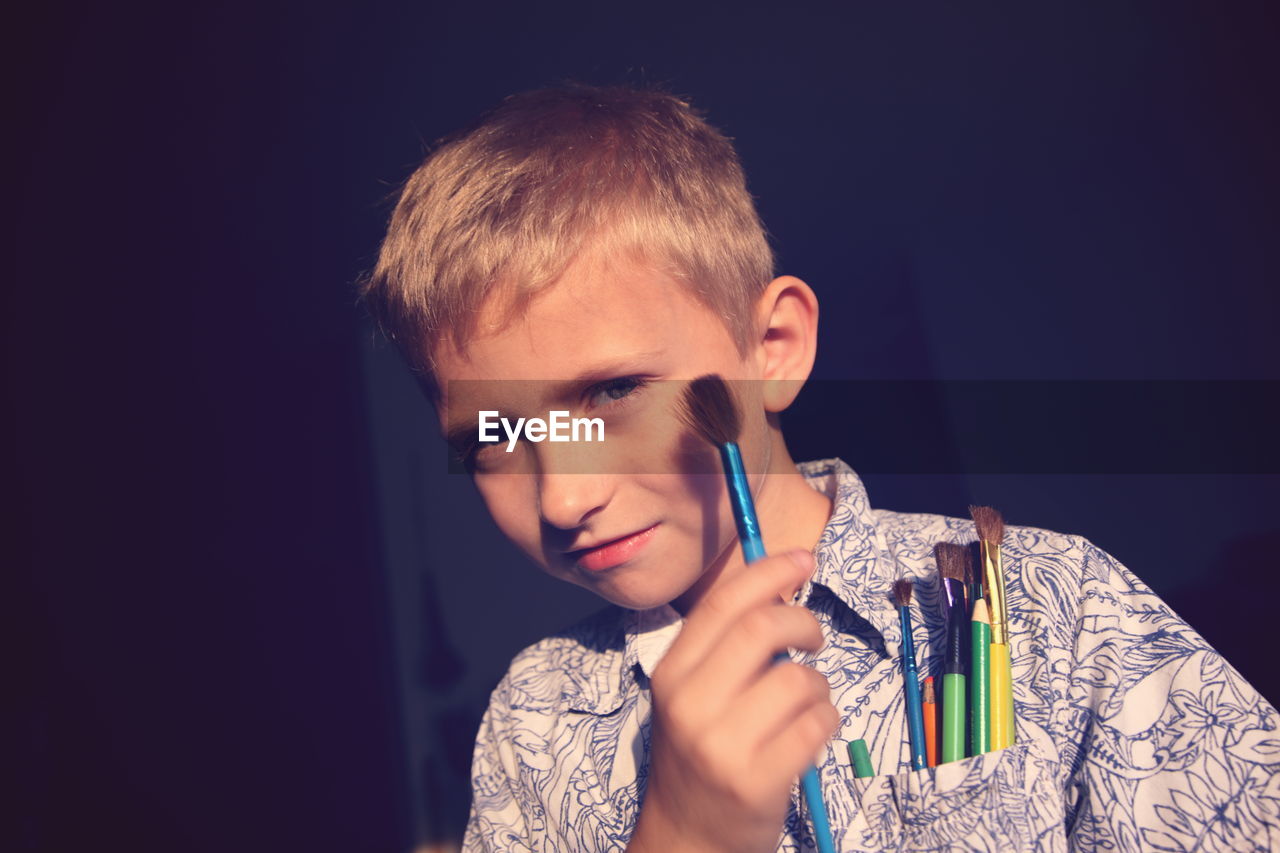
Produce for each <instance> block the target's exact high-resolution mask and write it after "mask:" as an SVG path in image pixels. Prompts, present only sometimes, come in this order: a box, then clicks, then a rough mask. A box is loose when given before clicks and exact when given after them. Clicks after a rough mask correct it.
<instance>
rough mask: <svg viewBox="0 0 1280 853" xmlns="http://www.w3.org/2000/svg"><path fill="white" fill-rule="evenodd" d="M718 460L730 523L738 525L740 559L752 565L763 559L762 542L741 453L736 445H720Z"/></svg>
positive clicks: (758, 520)
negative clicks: (729, 508)
mask: <svg viewBox="0 0 1280 853" xmlns="http://www.w3.org/2000/svg"><path fill="white" fill-rule="evenodd" d="M720 461H722V462H723V463H724V476H725V481H726V482H727V483H728V484H729V505H730V506H732V507H733V523H734V524H736V525H737V526H738V541H739V542H740V543H742V557H743V559H744V560H746V561H747V562H748V563H754V562H755V561H756V560H759V559H760V558H761V557H763V556H764V539H762V538H761V537H760V519H759V518H757V517H756V505H755V503H754V502H753V501H752V500H751V484H750V483H749V482H747V472H746V469H745V468H743V466H742V451H740V450H738V445H736V444H733V443H732V442H731V443H729V444H722V445H720Z"/></svg>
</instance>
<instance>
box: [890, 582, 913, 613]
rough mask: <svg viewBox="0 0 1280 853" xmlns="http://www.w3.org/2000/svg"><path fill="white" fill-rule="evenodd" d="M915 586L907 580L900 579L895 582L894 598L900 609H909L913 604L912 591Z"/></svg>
mask: <svg viewBox="0 0 1280 853" xmlns="http://www.w3.org/2000/svg"><path fill="white" fill-rule="evenodd" d="M912 586H913V584H912V583H911V581H909V580H907V579H906V578H899V579H898V580H896V581H894V582H893V598H894V600H895V601H897V602H898V606H899V607H907V606H909V605H910V604H911V589H912Z"/></svg>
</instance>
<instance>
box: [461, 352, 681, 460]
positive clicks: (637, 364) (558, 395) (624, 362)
mask: <svg viewBox="0 0 1280 853" xmlns="http://www.w3.org/2000/svg"><path fill="white" fill-rule="evenodd" d="M661 354H662V351H661V350H652V351H649V352H638V353H630V354H628V355H627V356H626V357H625V358H620V359H616V360H613V361H607V362H602V363H600V364H598V365H594V366H592V367H588V368H586V369H585V370H583V371H582V372H581V373H579V374H578V375H577V376H576V377H575V378H573V379H566V380H563V381H557V380H553V379H548V380H523V379H522V380H513V381H516V382H539V383H540V384H546V385H548V386H550V388H551V389H552V393H551V394H550V395H549V398H550V399H551V400H553V401H564V400H569V399H571V398H574V397H577V396H579V395H580V394H581V393H582V392H583V391H585V390H586V389H588V388H590V387H591V386H592V385H595V384H597V383H599V382H603V381H605V380H607V379H617V378H619V377H623V376H631V375H636V374H641V373H644V372H645V371H644V370H643V369H642V363H644V362H647V361H650V360H651V359H653V358H655V357H657V356H659V355H661ZM480 381H484V380H480ZM496 381H501V380H496ZM506 414H507V413H506V412H503V413H502V415H506ZM545 414H546V413H541V414H539V415H538V417H543V416H545ZM479 426H480V425H479V423H478V422H477V421H476V420H474V419H473V420H470V421H459V422H455V423H453V424H451V425H449V427H448V428H447V429H446V431H445V436H444V440H445V441H447V442H448V443H449V444H450V445H451V446H453V447H455V448H461V447H467V446H468V445H471V444H475V443H476V439H477V437H478V434H477V431H478V429H479Z"/></svg>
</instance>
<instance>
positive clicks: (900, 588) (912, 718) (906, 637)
mask: <svg viewBox="0 0 1280 853" xmlns="http://www.w3.org/2000/svg"><path fill="white" fill-rule="evenodd" d="M911 587H912V584H911V581H909V580H907V579H906V578H899V579H898V580H896V581H894V582H893V597H894V600H895V601H897V603H898V619H899V621H901V623H902V675H903V678H904V680H905V682H906V695H907V733H908V735H909V736H910V738H911V769H913V770H923V769H924V768H925V767H926V766H927V764H928V759H927V756H926V751H927V750H926V747H925V737H924V709H923V708H922V707H921V706H920V673H919V672H918V671H917V669H916V646H915V641H914V639H913V638H912V636H911Z"/></svg>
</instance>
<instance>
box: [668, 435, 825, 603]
mask: <svg viewBox="0 0 1280 853" xmlns="http://www.w3.org/2000/svg"><path fill="white" fill-rule="evenodd" d="M772 442H773V447H772V453H771V457H770V462H769V469H768V471H767V472H766V474H765V477H764V481H763V482H762V483H761V484H760V487H759V488H758V489H757V490H756V493H755V504H756V515H758V516H759V518H760V531H761V533H762V534H763V536H764V546H765V551H766V552H767V553H769V554H782V553H784V552H786V551H795V550H805V551H812V550H813V549H814V548H815V547H816V546H817V544H818V540H819V539H820V538H821V537H822V531H823V529H824V528H825V527H826V526H827V521H828V519H830V517H831V499H830V498H828V497H827V496H826V495H825V494H823V493H822V492H819V491H817V490H816V489H814V488H813V487H812V486H810V485H809V483H808V481H807V480H805V478H804V475H803V474H801V473H800V472H799V471H797V470H796V463H795V462H794V461H793V460H792V459H791V454H790V453H789V452H787V446H786V442H784V441H783V438H782V433H781V432H779V431H777V430H774V431H773V436H772ZM744 567H745V565H744V563H743V560H742V549H741V548H740V547H739V546H738V544H737V542H736V541H735V542H734V544H733V546H732V547H731V548H729V549H727V550H726V551H725V552H724V553H723V554H721V555H720V556H719V557H718V558H717V559H716V561H715V562H714V563H712V565H710V566H708V567H707V570H706V571H705V572H703V574H702V577H700V578H699V579H698V582H697V583H696V584H694V585H693V586H692V587H690V588H689V589H688V590H687V591H686V592H685V593H684V594H683V595H681V596H680V597H679V598H677V599H676V600H675V601H673V602H671V606H672V607H674V608H675V609H676V610H677V611H678V612H679V613H680V614H682V615H686V614H688V612H689V610H690V609H692V608H693V606H694V605H696V604H697V603H698V602H699V601H700V600H702V596H704V595H706V594H707V593H708V592H709V591H710V590H712V589H714V588H715V587H716V586H718V585H719V584H720V583H721V582H723V581H724V580H726V579H728V578H731V577H733V576H735V575H736V574H737V573H738V572H740V571H742V570H743V568H744ZM798 590H799V587H797V588H796V589H789V590H782V589H780V590H778V595H779V596H780V597H782V598H783V599H784V600H785V601H787V602H788V603H790V601H791V599H792V598H794V597H795V593H796V592H797V591H798Z"/></svg>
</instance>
